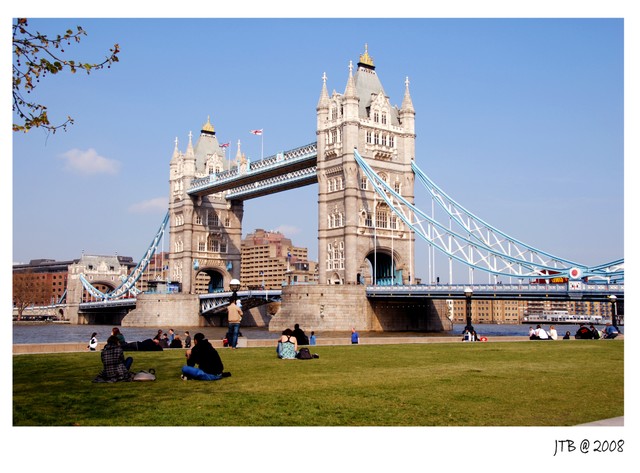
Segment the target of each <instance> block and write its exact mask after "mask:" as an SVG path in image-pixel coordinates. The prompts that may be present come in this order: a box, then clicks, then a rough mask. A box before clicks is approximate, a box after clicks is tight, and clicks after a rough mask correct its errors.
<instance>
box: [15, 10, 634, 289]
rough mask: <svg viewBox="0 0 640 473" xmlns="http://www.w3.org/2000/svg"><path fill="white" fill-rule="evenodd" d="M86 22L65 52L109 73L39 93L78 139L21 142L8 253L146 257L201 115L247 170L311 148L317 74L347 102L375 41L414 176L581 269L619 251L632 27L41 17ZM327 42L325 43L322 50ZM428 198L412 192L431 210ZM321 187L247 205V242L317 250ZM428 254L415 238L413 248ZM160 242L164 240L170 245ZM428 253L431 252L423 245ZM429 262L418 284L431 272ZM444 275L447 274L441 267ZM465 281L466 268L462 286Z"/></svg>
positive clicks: (59, 24) (65, 80) (71, 79)
mask: <svg viewBox="0 0 640 473" xmlns="http://www.w3.org/2000/svg"><path fill="white" fill-rule="evenodd" d="M76 24H78V25H81V26H82V27H83V28H84V29H85V30H86V31H87V32H88V36H87V37H85V38H83V40H82V42H81V43H80V44H78V45H73V46H71V47H69V48H68V56H69V57H76V58H82V59H84V60H91V61H95V62H97V61H100V60H101V59H102V58H103V57H104V56H105V55H106V53H107V51H108V50H109V48H110V47H112V46H113V44H114V43H118V44H119V46H120V48H121V53H120V55H119V58H120V62H119V63H117V64H115V65H113V66H112V67H111V68H110V69H108V70H102V71H97V72H94V73H92V74H91V75H88V76H87V75H86V74H75V75H71V74H64V75H60V76H50V77H48V78H47V79H45V80H43V81H42V82H41V83H40V84H39V85H38V87H37V89H36V91H35V93H34V94H33V95H34V98H36V99H37V100H40V101H41V102H42V103H44V104H46V105H47V106H48V107H49V110H50V117H51V118H52V119H53V120H54V121H55V120H56V119H58V120H63V119H64V117H66V116H67V115H70V116H72V117H73V118H74V120H75V124H74V125H72V126H71V127H70V128H69V129H68V131H67V132H62V131H61V132H58V133H56V134H55V135H51V136H47V135H46V134H45V133H43V132H42V131H40V130H33V131H31V132H30V133H28V134H14V135H13V137H12V138H13V242H14V245H13V261H14V262H28V261H29V260H30V259H33V258H55V259H72V258H77V257H79V256H80V255H81V253H82V252H83V251H85V252H86V253H89V254H114V253H116V252H117V253H118V254H120V255H127V256H132V257H133V258H134V259H136V260H137V259H139V258H140V257H141V256H142V255H143V253H144V251H145V250H146V248H147V246H148V244H149V242H150V241H151V239H152V237H153V235H154V234H155V231H156V230H157V228H158V226H159V225H160V222H161V220H162V217H163V215H164V213H165V212H166V201H167V196H168V183H167V181H168V166H169V160H170V158H171V154H172V152H173V147H174V139H175V138H176V137H177V138H178V140H179V148H180V149H181V150H184V149H185V148H186V145H187V141H188V134H189V132H190V131H192V132H193V133H194V137H195V136H197V134H198V133H199V130H200V127H201V126H202V125H203V124H204V123H205V122H206V120H207V117H210V118H211V121H212V123H213V125H214V127H215V129H216V132H217V135H218V139H219V140H220V141H221V142H231V143H232V146H231V148H230V150H231V151H230V153H231V154H232V155H235V150H236V143H237V141H238V140H240V141H241V143H242V149H243V151H244V152H246V153H247V155H248V156H249V157H250V158H252V159H259V158H260V155H261V144H262V143H261V140H260V138H258V137H255V136H253V135H251V134H250V133H249V130H251V129H255V128H263V129H264V136H263V139H264V154H265V156H269V155H271V154H275V153H276V152H278V151H282V150H287V149H290V148H293V147H296V146H299V145H303V144H306V143H309V142H312V141H315V120H316V113H315V107H316V104H317V101H318V98H319V94H320V90H321V86H322V79H321V78H322V74H323V73H325V72H326V74H327V77H328V81H327V84H328V87H329V91H330V92H331V91H332V90H333V89H335V90H337V91H338V92H340V93H342V92H343V91H344V87H345V85H346V79H347V76H348V64H349V61H354V63H355V62H357V60H358V56H359V54H361V53H362V52H363V50H364V45H365V43H367V44H368V48H369V53H370V55H371V56H372V57H373V58H374V61H375V64H376V70H377V73H378V75H379V76H380V78H381V81H382V83H383V86H384V87H385V91H386V93H387V94H388V95H389V97H390V100H391V102H392V104H397V105H400V104H401V102H402V95H403V92H404V81H405V77H407V76H408V77H409V80H410V90H411V94H412V98H413V103H414V107H415V109H416V112H417V116H416V129H417V140H416V159H417V162H418V165H419V166H420V167H421V168H422V169H423V170H424V171H425V172H426V173H427V174H428V175H429V176H430V177H431V178H432V179H433V180H434V181H435V182H436V183H437V184H438V185H440V186H441V187H442V188H443V189H445V191H446V192H448V193H449V194H450V195H451V196H452V197H453V198H454V199H456V200H457V201H458V202H459V203H461V204H462V205H464V206H466V207H467V208H469V209H470V210H471V211H473V212H474V213H475V214H476V215H478V216H479V217H481V218H482V219H484V220H485V221H487V222H489V223H490V224H492V225H493V226H495V227H497V228H499V229H500V230H502V231H504V232H506V233H508V234H510V235H512V236H514V237H516V238H518V239H520V240H521V241H524V242H525V243H528V244H530V245H532V246H534V247H536V248H539V249H541V250H544V251H547V252H549V253H551V254H554V255H557V256H560V257H563V258H567V259H569V260H572V261H576V262H578V263H583V264H598V263H603V262H606V261H611V260H614V259H617V258H620V257H623V254H624V253H623V221H624V217H623V209H624V207H623V199H624V188H623V175H624V174H623V172H624V155H623V151H624V142H623V138H624V121H623V120H624V88H623V87H624V47H623V44H624V36H623V35H624V27H623V20H621V19H442V20H439V19H362V20H358V19H314V18H307V19H299V18H298V19H261V18H258V19H242V18H240V19H175V18H165V19H100V18H97V19H96V18H92V19H86V18H83V19H68V18H63V19H33V20H30V25H29V26H30V27H31V28H32V29H38V30H40V31H42V32H45V33H48V34H54V33H59V32H62V31H64V30H65V29H66V28H68V27H72V26H76ZM319 38H321V39H319ZM423 197H424V199H426V192H423V195H422V196H421V195H420V191H417V192H416V200H417V202H418V204H419V205H420V203H421V202H422V203H423V205H424V206H425V207H428V206H429V205H430V204H426V200H421V198H423ZM316 200H317V199H316V187H315V186H313V187H307V188H304V189H300V190H294V191H288V192H285V193H281V194H278V195H274V196H270V197H266V198H261V199H259V200H250V201H247V202H246V203H245V217H244V225H243V233H244V234H246V233H247V232H251V231H253V230H254V229H256V228H264V229H269V230H281V231H282V232H283V233H285V235H287V236H288V237H290V238H291V239H292V240H293V242H294V244H295V245H297V246H306V247H308V248H309V251H310V256H311V257H312V258H315V257H316V256H317V240H316V232H317V216H316V210H315V209H316ZM422 246H424V245H422ZM165 248H166V249H168V242H167V243H166V247H165ZM421 252H422V253H421ZM425 254H426V251H424V250H421V249H420V248H418V249H417V250H416V257H417V261H416V274H417V276H418V277H426V269H423V270H422V271H421V269H420V268H421V266H422V267H423V268H426V256H425ZM443 271H444V270H443ZM465 277H466V276H465Z"/></svg>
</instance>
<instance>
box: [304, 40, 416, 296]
mask: <svg viewBox="0 0 640 473" xmlns="http://www.w3.org/2000/svg"><path fill="white" fill-rule="evenodd" d="M326 81H327V78H326V75H324V76H323V85H322V91H321V93H320V99H319V101H318V105H317V108H316V110H317V137H318V138H317V139H318V165H317V174H318V205H319V207H318V266H319V283H320V284H373V283H376V284H396V283H397V284H408V283H410V282H413V278H414V276H413V274H412V273H413V267H414V264H413V262H414V256H413V254H414V253H413V243H414V236H413V233H412V232H411V231H409V229H408V228H407V227H406V225H405V224H404V223H403V222H402V220H401V219H399V218H397V217H396V216H395V215H394V214H393V213H392V212H391V211H390V209H389V208H388V206H387V205H386V204H385V203H384V201H382V200H381V199H380V198H378V197H376V193H375V191H374V190H373V189H372V186H371V183H370V182H367V179H366V177H364V176H363V175H362V174H361V172H360V171H359V168H358V164H357V163H356V161H355V158H354V154H353V150H354V148H357V149H358V152H359V154H360V155H361V156H362V157H363V158H364V159H366V160H367V161H368V162H369V164H370V165H371V166H372V167H373V169H375V170H376V172H377V173H378V174H379V175H380V176H382V177H383V178H384V179H385V180H386V182H388V183H389V184H390V185H392V186H393V187H394V189H395V190H396V191H398V192H399V193H400V194H401V195H402V196H403V197H405V198H406V199H407V200H408V201H409V202H412V203H413V200H414V174H413V171H412V170H411V160H412V159H414V158H415V138H416V135H415V110H414V108H413V103H412V101H411V95H410V93H409V80H408V79H406V80H405V91H404V98H403V102H402V106H401V107H400V108H399V109H398V108H397V106H392V105H391V103H390V101H389V97H388V96H387V95H386V93H385V91H384V88H383V87H382V83H381V82H380V79H379V77H378V75H377V73H376V69H375V66H374V62H373V58H372V57H371V56H370V55H369V53H368V50H367V46H366V45H365V51H364V53H363V54H361V55H360V60H359V62H358V64H357V68H356V70H355V73H354V71H353V65H352V63H350V64H349V77H348V79H347V85H346V87H345V90H344V93H343V94H339V93H337V92H335V91H334V92H333V93H332V94H331V95H329V93H328V91H327V83H326Z"/></svg>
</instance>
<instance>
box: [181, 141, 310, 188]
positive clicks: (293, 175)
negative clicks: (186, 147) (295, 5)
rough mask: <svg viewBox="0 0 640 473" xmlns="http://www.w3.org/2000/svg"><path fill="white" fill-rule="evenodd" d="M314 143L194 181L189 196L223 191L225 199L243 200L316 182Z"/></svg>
mask: <svg viewBox="0 0 640 473" xmlns="http://www.w3.org/2000/svg"><path fill="white" fill-rule="evenodd" d="M317 160H318V145H317V143H309V144H308V145H305V146H300V147H298V148H295V149H292V150H289V151H285V152H282V153H278V154H276V155H274V156H270V157H268V158H265V159H261V160H260V161H254V162H251V161H249V160H247V162H246V163H244V164H243V163H240V164H239V165H238V166H237V167H236V168H234V169H230V170H228V171H223V172H220V173H214V174H210V175H208V176H205V177H201V178H198V179H194V180H193V181H191V186H190V187H189V190H187V194H189V195H191V196H203V195H209V194H216V193H219V192H226V194H225V197H226V199H227V200H247V199H252V198H255V197H260V196H263V195H267V194H271V193H273V192H281V191H283V190H288V189H295V188H297V187H302V186H306V185H309V184H313V183H315V182H317V181H318V176H317V173H316V164H317Z"/></svg>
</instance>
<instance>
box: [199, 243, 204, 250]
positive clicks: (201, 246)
mask: <svg viewBox="0 0 640 473" xmlns="http://www.w3.org/2000/svg"><path fill="white" fill-rule="evenodd" d="M204 250H205V249H204V241H199V242H198V251H204Z"/></svg>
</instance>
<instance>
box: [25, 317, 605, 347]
mask: <svg viewBox="0 0 640 473" xmlns="http://www.w3.org/2000/svg"><path fill="white" fill-rule="evenodd" d="M111 328H112V327H111V326H110V325H71V324H58V323H45V322H40V323H31V324H14V325H13V343H14V344H28V343H76V342H83V341H88V340H89V338H90V337H91V334H92V333H93V332H96V333H97V334H98V340H99V341H101V342H104V341H106V339H107V338H108V337H109V335H111ZM119 328H120V331H121V332H122V334H123V335H124V336H125V339H126V340H127V342H135V341H142V340H145V339H147V338H153V337H154V336H155V335H156V333H157V331H158V328H154V327H119ZM171 328H173V329H174V331H175V333H176V334H178V335H180V336H181V337H182V338H184V337H183V335H184V332H185V330H189V331H190V332H191V337H192V338H193V335H194V334H196V333H197V332H202V333H204V334H205V336H206V337H207V338H208V339H210V340H221V339H222V338H224V336H225V333H226V331H227V329H226V328H225V327H179V326H178V327H171ZM474 328H475V329H476V332H477V333H478V335H479V336H481V337H487V338H489V339H490V338H491V337H500V336H527V335H528V334H529V326H528V325H511V324H503V325H499V324H476V325H475V326H474ZM545 328H546V329H548V328H549V327H548V326H545ZM599 328H600V329H602V328H604V327H599ZM168 329H169V327H167V328H164V329H163V330H164V331H167V330H168ZM302 329H303V330H305V332H306V334H307V335H310V330H308V329H306V328H305V327H304V326H303V327H302ZM556 329H557V330H558V336H559V337H562V336H563V335H564V333H565V332H566V331H569V332H570V333H571V336H572V337H573V334H575V332H576V330H578V326H577V325H557V326H556ZM463 330H464V324H455V325H454V326H453V331H452V332H445V333H427V332H360V337H361V338H367V337H433V336H443V335H444V336H446V335H451V336H452V337H458V336H461V334H462V332H463ZM240 331H241V333H242V335H243V336H244V337H246V338H247V339H253V340H255V339H262V340H265V339H267V340H268V339H273V340H276V339H277V338H278V336H279V333H277V332H269V330H267V329H266V328H259V327H241V329H240ZM350 335H351V333H350V332H348V331H345V332H320V331H316V337H317V338H318V339H319V338H322V337H327V338H328V337H331V338H340V337H344V338H345V339H349V337H350Z"/></svg>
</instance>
